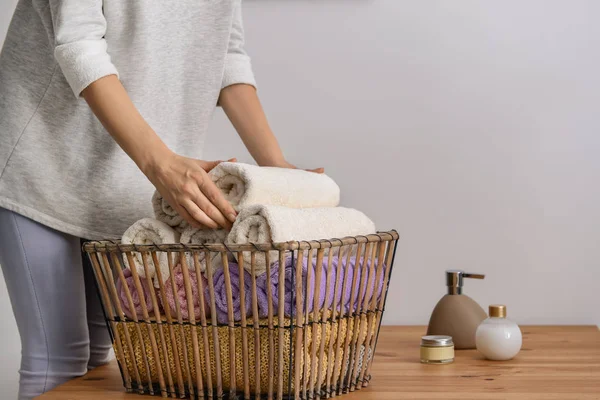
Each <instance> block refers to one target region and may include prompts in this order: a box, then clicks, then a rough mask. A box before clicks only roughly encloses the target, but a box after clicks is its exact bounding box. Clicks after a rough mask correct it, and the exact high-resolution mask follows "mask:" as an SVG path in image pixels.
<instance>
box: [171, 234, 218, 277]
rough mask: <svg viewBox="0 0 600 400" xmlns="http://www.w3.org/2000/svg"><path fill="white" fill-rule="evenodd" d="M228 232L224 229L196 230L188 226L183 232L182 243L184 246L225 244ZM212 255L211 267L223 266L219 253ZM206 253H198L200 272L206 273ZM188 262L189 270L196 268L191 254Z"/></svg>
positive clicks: (187, 258)
mask: <svg viewBox="0 0 600 400" xmlns="http://www.w3.org/2000/svg"><path fill="white" fill-rule="evenodd" d="M227 233H228V232H227V231H226V230H224V229H196V228H193V227H191V226H188V227H187V228H186V229H184V231H183V232H181V238H180V239H179V241H180V243H183V244H209V243H223V242H225V239H226V238H227ZM210 254H211V257H212V258H211V266H212V267H213V269H214V268H216V267H218V266H220V265H221V264H222V262H221V257H220V254H219V253H216V252H215V253H210ZM205 256H206V253H205V252H204V251H201V252H199V253H198V262H199V263H200V270H201V271H202V272H204V271H205V270H206V260H205ZM186 260H187V263H188V267H189V268H192V269H193V268H195V266H194V259H193V258H192V256H191V254H188V255H187V256H186Z"/></svg>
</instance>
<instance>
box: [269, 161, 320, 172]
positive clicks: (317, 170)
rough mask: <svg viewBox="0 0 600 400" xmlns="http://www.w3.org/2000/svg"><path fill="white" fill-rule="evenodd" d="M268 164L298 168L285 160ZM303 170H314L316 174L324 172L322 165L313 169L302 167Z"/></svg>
mask: <svg viewBox="0 0 600 400" xmlns="http://www.w3.org/2000/svg"><path fill="white" fill-rule="evenodd" d="M270 166H271V167H278V168H290V169H299V168H298V167H296V166H295V165H294V164H290V163H289V162H287V161H282V162H279V163H276V164H275V165H270ZM304 170H305V171H308V172H314V173H316V174H323V173H325V168H323V167H321V168H314V169H304Z"/></svg>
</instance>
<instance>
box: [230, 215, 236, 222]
mask: <svg viewBox="0 0 600 400" xmlns="http://www.w3.org/2000/svg"><path fill="white" fill-rule="evenodd" d="M236 217H237V216H236V215H235V214H233V213H231V214H229V216H228V218H229V220H230V221H231V222H235V218H236Z"/></svg>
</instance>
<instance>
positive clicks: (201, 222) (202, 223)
mask: <svg viewBox="0 0 600 400" xmlns="http://www.w3.org/2000/svg"><path fill="white" fill-rule="evenodd" d="M183 207H184V208H185V210H186V211H187V212H188V214H189V215H190V216H191V217H192V220H193V221H194V222H195V223H194V224H193V226H194V227H196V228H201V227H207V228H210V229H218V228H219V224H217V223H216V222H215V221H213V220H212V219H210V218H209V217H208V215H206V213H205V212H204V211H202V210H201V209H200V207H198V205H197V204H196V203H194V202H193V201H192V200H186V201H185V202H184V203H183Z"/></svg>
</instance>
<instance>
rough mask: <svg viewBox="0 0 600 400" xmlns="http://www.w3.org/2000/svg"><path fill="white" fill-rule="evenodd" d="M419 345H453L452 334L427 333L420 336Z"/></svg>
mask: <svg viewBox="0 0 600 400" xmlns="http://www.w3.org/2000/svg"><path fill="white" fill-rule="evenodd" d="M421 345H422V346H431V347H446V346H453V345H454V342H453V341H452V336H445V335H427V336H423V337H422V338H421Z"/></svg>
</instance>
